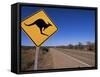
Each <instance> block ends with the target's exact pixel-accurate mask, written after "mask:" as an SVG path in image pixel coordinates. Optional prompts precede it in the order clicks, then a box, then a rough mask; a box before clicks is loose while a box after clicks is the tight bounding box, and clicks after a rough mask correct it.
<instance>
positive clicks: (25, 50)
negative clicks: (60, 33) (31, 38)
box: [21, 47, 52, 71]
mask: <svg viewBox="0 0 100 77" xmlns="http://www.w3.org/2000/svg"><path fill="white" fill-rule="evenodd" d="M47 49H48V48H47ZM47 49H45V48H40V51H39V60H38V70H41V69H51V68H52V58H51V54H50V53H49V50H48V51H47ZM34 58H35V47H22V49H21V70H22V71H27V70H33V69H34Z"/></svg>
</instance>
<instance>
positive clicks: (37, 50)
mask: <svg viewBox="0 0 100 77" xmlns="http://www.w3.org/2000/svg"><path fill="white" fill-rule="evenodd" d="M39 49H40V47H36V52H35V61H34V70H37V67H38V56H39Z"/></svg>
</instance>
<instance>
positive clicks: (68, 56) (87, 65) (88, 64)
mask: <svg viewBox="0 0 100 77" xmlns="http://www.w3.org/2000/svg"><path fill="white" fill-rule="evenodd" d="M54 50H56V49H54ZM62 54H64V55H65V56H67V57H69V58H71V59H73V60H75V61H77V62H79V63H81V64H84V65H86V66H91V65H89V64H87V63H84V62H83V61H81V60H78V59H76V58H74V57H72V56H69V55H67V54H65V53H63V52H62Z"/></svg>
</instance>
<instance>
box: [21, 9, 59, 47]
mask: <svg viewBox="0 0 100 77" xmlns="http://www.w3.org/2000/svg"><path fill="white" fill-rule="evenodd" d="M21 27H22V29H23V31H24V32H25V33H26V34H27V35H28V37H29V38H30V39H31V40H32V41H33V42H34V43H35V45H36V46H41V45H42V44H43V43H44V42H45V41H46V40H47V39H48V38H49V37H50V36H51V35H52V34H54V33H55V32H56V31H57V27H56V26H55V24H54V23H53V22H52V21H51V19H50V18H49V17H48V15H47V14H46V13H45V12H44V11H43V10H41V11H38V12H36V13H35V14H33V15H31V16H30V17H28V18H26V19H25V20H23V21H22V22H21Z"/></svg>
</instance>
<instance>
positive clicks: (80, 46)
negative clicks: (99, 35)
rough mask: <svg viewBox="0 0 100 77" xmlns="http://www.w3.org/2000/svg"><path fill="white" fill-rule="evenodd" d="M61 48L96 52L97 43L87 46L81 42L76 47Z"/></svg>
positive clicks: (90, 43) (87, 43)
mask: <svg viewBox="0 0 100 77" xmlns="http://www.w3.org/2000/svg"><path fill="white" fill-rule="evenodd" d="M59 47H60V48H68V49H79V50H87V51H95V43H92V42H89V41H88V42H86V44H85V45H84V44H82V43H81V42H79V43H78V44H76V45H73V44H69V45H66V46H59Z"/></svg>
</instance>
